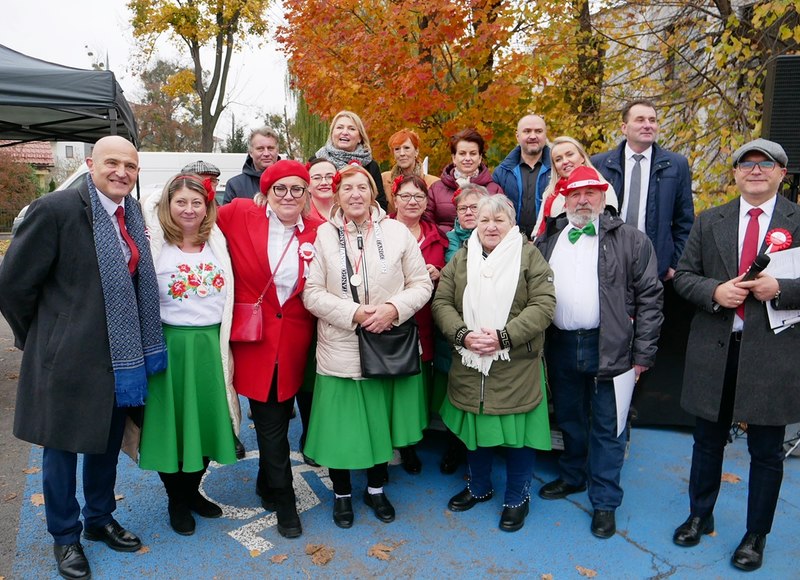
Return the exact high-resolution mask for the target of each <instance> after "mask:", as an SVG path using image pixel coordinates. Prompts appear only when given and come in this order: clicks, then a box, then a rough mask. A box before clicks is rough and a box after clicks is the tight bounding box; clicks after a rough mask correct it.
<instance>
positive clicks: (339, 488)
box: [328, 463, 388, 495]
mask: <svg viewBox="0 0 800 580" xmlns="http://www.w3.org/2000/svg"><path fill="white" fill-rule="evenodd" d="M328 474H329V475H330V478H331V483H333V493H335V494H336V495H350V494H351V493H353V488H352V486H351V485H350V470H349V469H328ZM387 477H388V464H387V463H378V464H377V465H373V466H372V467H369V468H367V487H383V484H384V483H386V479H387Z"/></svg>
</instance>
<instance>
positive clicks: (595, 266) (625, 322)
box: [536, 166, 663, 538]
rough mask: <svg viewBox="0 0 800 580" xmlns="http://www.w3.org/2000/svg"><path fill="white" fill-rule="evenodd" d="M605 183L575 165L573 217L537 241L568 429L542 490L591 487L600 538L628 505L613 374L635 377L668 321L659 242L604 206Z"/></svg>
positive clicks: (553, 492) (555, 382)
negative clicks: (549, 282)
mask: <svg viewBox="0 0 800 580" xmlns="http://www.w3.org/2000/svg"><path fill="white" fill-rule="evenodd" d="M606 189H608V183H606V182H604V181H602V180H601V179H600V177H599V175H598V174H597V172H596V171H595V170H594V169H592V168H591V167H587V166H581V167H578V168H577V169H575V171H573V172H572V174H571V175H570V176H569V179H568V181H567V183H566V184H565V185H564V188H563V190H562V192H563V195H564V196H565V198H566V199H565V203H564V207H565V209H566V217H561V218H558V219H556V220H554V221H552V222H551V223H550V224H549V226H548V228H547V231H546V232H545V235H544V236H541V237H540V238H538V239H537V241H536V245H537V246H538V248H539V250H540V251H541V252H542V254H543V255H544V257H545V259H547V261H548V262H549V263H550V267H551V268H552V269H553V276H554V283H555V288H556V313H555V317H554V318H553V324H552V326H550V328H549V329H548V331H547V340H546V341H545V359H546V362H547V371H548V378H549V382H550V389H551V391H552V397H553V399H552V401H553V407H554V409H555V419H556V423H557V424H558V427H559V429H561V432H562V433H563V435H564V451H563V453H562V454H561V457H560V458H559V471H560V474H559V477H558V479H556V480H555V481H551V482H550V483H547V484H545V485H544V486H543V487H542V488H541V489H540V490H539V496H540V497H542V498H543V499H548V500H551V499H561V498H564V497H566V496H568V495H570V494H573V493H579V492H582V491H584V490H586V488H587V485H588V488H589V500H590V501H591V502H592V507H593V508H594V514H593V516H592V524H591V531H592V534H594V535H595V536H597V537H598V538H610V537H611V536H613V535H614V533H615V532H616V517H615V512H616V509H617V508H618V507H619V506H620V505H621V503H622V487H621V486H620V473H621V471H622V463H623V461H624V457H625V442H626V440H627V436H626V435H627V434H626V432H625V431H626V430H627V428H626V429H625V430H623V431H622V432H621V433H617V411H616V399H615V393H614V382H613V380H614V377H616V376H619V375H622V374H623V373H626V372H629V371H633V372H634V373H635V376H636V378H637V379H638V377H639V374H641V373H642V372H644V371H646V370H647V369H648V368H650V367H652V366H653V363H654V362H655V356H656V343H657V342H658V335H659V330H660V328H661V322H662V320H663V315H662V313H661V307H662V301H663V288H662V286H661V282H660V281H659V279H658V266H657V260H656V255H655V251H654V250H653V245H652V244H651V243H650V240H649V239H648V238H647V236H646V235H645V234H644V233H643V232H640V231H639V230H638V229H636V228H635V227H633V226H630V225H626V224H625V223H624V222H623V221H622V220H621V219H620V218H619V217H618V216H617V215H616V213H615V212H614V211H613V209H609V208H606V199H605V198H606V193H605V192H606ZM565 232H566V233H565ZM562 234H564V235H562Z"/></svg>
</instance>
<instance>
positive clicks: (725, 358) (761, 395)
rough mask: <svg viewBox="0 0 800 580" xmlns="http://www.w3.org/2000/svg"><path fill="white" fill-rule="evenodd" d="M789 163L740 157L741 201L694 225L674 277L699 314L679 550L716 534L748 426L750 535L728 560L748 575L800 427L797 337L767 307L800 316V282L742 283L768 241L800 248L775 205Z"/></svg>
mask: <svg viewBox="0 0 800 580" xmlns="http://www.w3.org/2000/svg"><path fill="white" fill-rule="evenodd" d="M787 162H788V159H787V157H786V153H785V151H784V150H783V148H782V147H781V146H780V145H779V144H778V143H774V142H772V141H767V140H765V139H756V140H754V141H750V142H749V143H746V144H745V145H743V146H742V147H740V148H739V149H737V150H736V152H735V153H734V154H733V176H734V179H735V180H736V188H737V189H738V191H739V194H740V195H739V197H737V198H736V199H734V200H733V201H730V202H728V203H726V204H724V205H721V206H719V207H715V208H712V209H709V210H707V211H705V212H703V213H701V214H700V215H699V216H698V217H697V220H696V221H695V222H694V226H693V227H692V230H691V233H690V234H689V239H688V241H687V244H686V250H685V251H684V253H683V256H682V258H681V259H680V261H679V263H678V268H677V272H676V274H675V289H676V290H677V292H678V294H679V295H681V296H682V297H683V298H685V299H686V300H688V301H689V302H691V303H692V304H693V305H694V306H695V307H696V310H695V316H694V320H693V321H692V329H691V333H690V335H689V344H688V348H687V353H686V370H685V373H684V377H685V378H684V385H683V395H682V398H681V405H682V406H683V408H684V409H686V411H688V412H689V413H692V414H693V415H695V416H696V418H697V423H696V426H695V430H694V448H693V452H692V468H691V474H690V476H689V505H690V512H689V518H688V519H687V520H686V521H685V522H684V523H683V524H681V525H680V526H678V528H677V529H676V530H675V533H674V535H673V541H674V542H675V543H676V544H677V545H679V546H687V547H688V546H695V545H697V544H698V543H699V542H700V539H701V537H702V536H703V535H704V534H710V533H711V532H713V531H714V515H713V511H714V504H715V502H716V499H717V495H718V494H719V490H720V477H721V476H722V459H723V452H724V450H725V445H726V443H727V442H728V436H729V432H730V429H731V425H732V423H733V422H746V423H747V448H748V451H749V453H750V481H749V487H748V501H747V528H746V533H745V535H744V537H743V538H742V541H741V542H740V544H739V546H738V547H737V548H736V550H735V551H734V553H733V556H732V558H731V563H732V564H733V565H734V566H735V567H737V568H739V569H741V570H745V571H750V570H756V569H757V568H759V567H761V564H762V561H763V554H764V546H765V544H766V537H767V534H768V533H769V532H770V529H771V528H772V520H773V517H774V515H775V507H776V505H777V503H778V495H779V493H780V489H781V481H782V479H783V459H784V455H783V441H784V434H785V431H786V425H787V424H789V423H794V422H797V421H800V388H798V386H797V366H796V358H797V353H798V351H800V328H796V327H792V328H789V329H787V330H784V331H783V332H780V333H778V334H776V333H775V332H774V331H773V330H771V328H770V324H769V321H768V318H767V309H766V306H765V303H766V302H771V303H772V306H773V307H774V308H776V309H796V308H800V278H786V279H775V278H773V277H772V276H770V275H769V274H768V273H766V272H761V273H760V274H758V276H757V277H756V278H755V279H753V280H751V281H743V274H744V273H745V272H746V271H747V269H748V268H749V267H750V265H751V264H752V263H753V260H754V259H755V257H756V256H757V255H758V254H759V253H762V252H764V251H766V250H767V248H768V246H769V244H768V243H767V242H766V238H767V237H770V238H774V240H775V241H781V240H783V241H786V242H788V243H786V244H774V245H773V247H772V248H771V249H772V251H775V250H780V249H785V247H789V246H797V245H799V244H800V210H798V207H797V205H795V204H794V203H791V202H790V201H788V200H786V199H785V198H784V197H782V196H780V195H778V190H779V187H780V184H781V181H782V180H783V177H784V175H786V164H787ZM775 232H777V234H778V236H777V237H775V236H773V234H774V233H775ZM778 238H780V240H778ZM784 246H785V247H784ZM718 531H719V532H721V533H720V536H722V532H723V530H718ZM724 537H726V536H724Z"/></svg>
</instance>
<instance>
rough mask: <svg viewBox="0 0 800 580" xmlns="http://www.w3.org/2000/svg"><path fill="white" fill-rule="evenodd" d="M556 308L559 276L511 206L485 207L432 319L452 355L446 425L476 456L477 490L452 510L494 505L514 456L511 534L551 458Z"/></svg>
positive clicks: (503, 200) (502, 202)
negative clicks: (551, 347) (548, 369)
mask: <svg viewBox="0 0 800 580" xmlns="http://www.w3.org/2000/svg"><path fill="white" fill-rule="evenodd" d="M555 303H556V299H555V290H554V288H553V273H552V271H551V270H550V267H549V266H548V265H547V262H546V261H545V260H544V258H543V257H542V255H541V254H540V253H539V250H537V249H536V248H535V247H533V246H532V245H531V244H528V243H526V240H525V238H524V236H523V235H522V234H521V233H520V231H519V228H518V227H517V226H516V220H515V212H514V207H513V205H512V204H511V202H510V200H509V199H508V198H507V197H506V196H504V195H502V194H499V195H493V196H489V197H485V198H482V199H481V200H480V201H479V202H478V224H477V227H476V228H475V230H474V231H473V233H472V235H471V236H470V238H469V240H468V241H467V244H466V247H465V248H463V249H461V250H459V251H458V252H457V253H456V255H455V256H454V257H453V259H452V260H451V261H450V262H449V263H448V264H447V266H445V268H444V270H442V275H441V279H440V282H439V288H438V290H437V292H436V296H435V297H434V299H433V316H434V320H435V321H436V324H437V326H438V327H439V328H440V329H441V331H442V333H443V334H444V336H445V337H446V338H447V340H448V341H449V342H450V343H451V344H452V345H453V349H454V351H453V363H452V366H451V368H450V374H449V378H448V386H447V398H446V399H445V401H444V403H443V404H442V408H441V415H442V419H443V420H444V422H445V424H446V425H447V427H448V428H449V429H450V430H451V431H453V432H454V433H455V434H456V435H457V436H458V437H459V439H461V440H462V441H463V442H464V444H465V445H466V447H467V450H468V451H467V462H468V465H469V482H468V484H467V487H466V488H465V489H464V490H463V491H461V492H460V493H458V494H456V495H455V496H453V497H452V498H451V499H450V501H449V503H448V507H449V508H450V509H451V510H452V511H466V510H468V509H471V508H472V507H474V506H475V504H477V503H481V502H485V501H488V500H490V499H491V498H492V495H493V489H492V483H491V471H492V461H493V458H494V449H493V448H495V447H500V446H503V447H506V448H507V449H506V476H507V483H506V491H505V497H504V501H503V512H502V515H501V517H500V529H501V530H504V531H509V532H513V531H517V530H519V529H520V528H522V526H523V525H524V523H525V516H526V515H527V514H528V510H529V503H530V483H531V478H532V477H533V464H534V459H535V449H542V450H549V449H550V424H549V421H548V417H547V399H546V395H545V384H544V379H543V372H542V362H541V357H542V349H543V346H544V331H545V329H546V328H547V327H548V326H549V325H550V322H551V320H552V318H553V313H554V312H555Z"/></svg>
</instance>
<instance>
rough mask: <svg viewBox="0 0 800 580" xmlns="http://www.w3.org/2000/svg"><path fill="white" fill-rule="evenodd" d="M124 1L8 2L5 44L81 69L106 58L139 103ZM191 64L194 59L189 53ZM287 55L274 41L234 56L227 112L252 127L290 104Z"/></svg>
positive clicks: (221, 130) (167, 48)
mask: <svg viewBox="0 0 800 580" xmlns="http://www.w3.org/2000/svg"><path fill="white" fill-rule="evenodd" d="M125 5H126V1H125V0H79V1H78V2H65V1H64V0H21V1H20V0H17V1H14V2H11V1H7V2H4V3H3V28H2V33H0V44H4V45H5V46H7V47H9V48H11V49H13V50H16V51H18V52H22V53H24V54H27V55H29V56H33V57H36V58H40V59H42V60H47V61H50V62H55V63H59V64H64V65H67V66H72V67H77V68H91V64H92V60H91V58H90V57H89V56H88V55H87V52H88V51H87V49H86V46H87V45H88V47H89V50H91V51H92V52H94V53H95V55H98V56H100V60H102V61H105V55H106V53H108V60H109V65H110V68H111V70H112V71H114V73H115V75H116V76H117V80H118V81H119V83H120V85H121V86H122V89H123V90H124V91H125V96H126V97H127V98H128V100H131V101H134V102H136V101H138V100H139V97H140V96H141V94H142V90H141V86H140V84H139V82H138V79H137V77H136V76H135V72H136V71H135V70H133V68H132V64H131V63H132V62H133V60H134V42H133V32H132V28H131V25H130V13H129V12H128V10H127V8H126V6H125ZM267 16H268V18H269V19H270V20H271V21H272V22H273V23H275V22H277V21H278V20H279V18H280V14H279V11H278V9H276V8H273V9H271V10H270V12H269V14H268V15H267ZM158 49H159V53H160V55H161V56H163V57H168V58H175V57H176V56H178V53H177V50H176V49H175V48H174V46H173V45H172V44H171V43H170V42H169V41H167V40H166V39H164V40H162V41H161V42H160V44H159V47H158ZM183 62H185V63H186V64H189V63H190V61H189V59H188V57H184V61H183ZM285 74H286V59H285V56H284V55H283V53H281V52H280V51H279V50H278V49H277V46H276V43H274V42H270V43H268V44H267V46H265V47H263V48H261V49H258V48H257V47H255V43H254V45H253V47H251V48H249V49H248V50H246V51H245V52H243V53H242V54H239V55H235V56H234V62H233V64H232V65H231V74H230V75H229V80H228V91H227V92H228V99H229V100H230V101H232V103H231V105H230V107H229V109H228V111H229V113H230V112H232V113H234V114H235V115H236V122H237V124H244V125H245V127H252V126H255V125H256V124H261V122H262V121H263V114H264V113H282V112H283V108H284V104H285V100H286V97H285V94H284V78H285ZM230 125H231V119H230V116H223V118H222V120H221V121H220V122H219V124H217V128H216V132H215V134H216V135H217V136H218V137H223V138H224V137H225V136H227V134H228V133H229V132H230Z"/></svg>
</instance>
